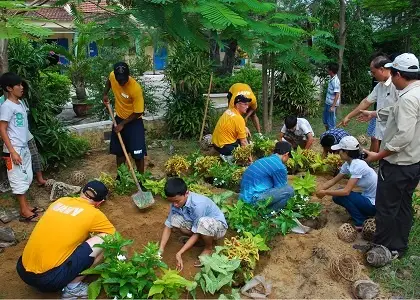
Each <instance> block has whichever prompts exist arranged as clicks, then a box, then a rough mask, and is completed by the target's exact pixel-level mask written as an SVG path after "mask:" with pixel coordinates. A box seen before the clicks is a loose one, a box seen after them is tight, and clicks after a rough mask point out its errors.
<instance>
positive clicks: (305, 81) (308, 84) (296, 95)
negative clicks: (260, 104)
mask: <svg viewBox="0 0 420 300" xmlns="http://www.w3.org/2000/svg"><path fill="white" fill-rule="evenodd" d="M315 95H316V87H315V84H314V83H313V81H312V77H311V76H310V74H308V73H296V74H288V75H285V74H284V73H283V72H279V75H278V76H277V77H276V95H275V102H274V105H275V108H276V110H277V111H279V112H281V113H282V114H283V115H292V116H314V115H315V114H316V113H317V111H318V107H319V105H318V101H316V100H317V99H316V98H315Z"/></svg>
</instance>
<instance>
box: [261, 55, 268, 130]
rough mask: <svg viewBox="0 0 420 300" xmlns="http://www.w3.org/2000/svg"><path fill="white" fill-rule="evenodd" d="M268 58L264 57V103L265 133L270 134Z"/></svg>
mask: <svg viewBox="0 0 420 300" xmlns="http://www.w3.org/2000/svg"><path fill="white" fill-rule="evenodd" d="M267 65H268V57H267V53H265V52H264V53H263V55H262V102H263V123H264V132H265V133H268V132H269V122H268V115H269V113H268V76H267Z"/></svg>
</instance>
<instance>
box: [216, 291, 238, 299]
mask: <svg viewBox="0 0 420 300" xmlns="http://www.w3.org/2000/svg"><path fill="white" fill-rule="evenodd" d="M218 299H219V300H240V299H241V294H240V293H239V290H238V289H232V291H231V293H230V294H228V295H226V294H221V295H220V296H219V298H218Z"/></svg>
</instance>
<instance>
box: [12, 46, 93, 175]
mask: <svg viewBox="0 0 420 300" xmlns="http://www.w3.org/2000/svg"><path fill="white" fill-rule="evenodd" d="M8 54H9V69H10V71H11V72H15V73H17V74H19V75H20V76H21V77H22V78H23V79H24V80H25V85H26V89H25V94H24V100H26V101H27V103H28V105H29V110H30V114H29V129H30V130H31V133H32V134H33V135H34V137H35V141H36V143H37V146H38V150H39V152H40V154H41V157H42V161H43V164H44V166H45V167H47V168H48V167H56V166H59V165H66V164H68V163H69V162H70V161H72V160H73V159H77V158H79V157H81V156H83V155H84V154H85V153H86V151H88V150H89V143H88V142H87V141H86V140H85V139H83V138H82V137H79V136H76V135H73V134H71V133H70V132H69V131H68V130H67V129H66V128H65V127H64V125H63V124H62V123H61V122H60V121H59V120H58V119H57V118H56V113H57V111H58V109H59V107H60V105H62V103H63V102H65V101H67V100H68V98H67V97H68V93H69V86H68V80H67V79H65V78H64V77H63V76H62V75H60V74H58V73H56V71H57V69H56V66H49V61H48V59H47V57H48V54H49V46H48V45H45V44H43V43H38V44H37V45H35V44H33V43H30V42H28V41H25V40H21V39H15V40H11V41H10V43H9V47H8Z"/></svg>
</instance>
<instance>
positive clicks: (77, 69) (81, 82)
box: [69, 58, 92, 117]
mask: <svg viewBox="0 0 420 300" xmlns="http://www.w3.org/2000/svg"><path fill="white" fill-rule="evenodd" d="M86 67H88V60H87V59H85V58H81V59H80V58H79V59H74V60H73V61H72V62H71V64H70V66H69V77H70V79H71V83H72V85H73V87H74V89H75V91H76V96H73V97H72V104H73V111H74V113H75V114H76V116H77V117H84V116H86V115H87V114H88V112H89V109H90V108H91V107H92V104H90V103H89V102H88V100H87V94H86V86H85V78H84V75H83V72H84V70H86Z"/></svg>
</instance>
